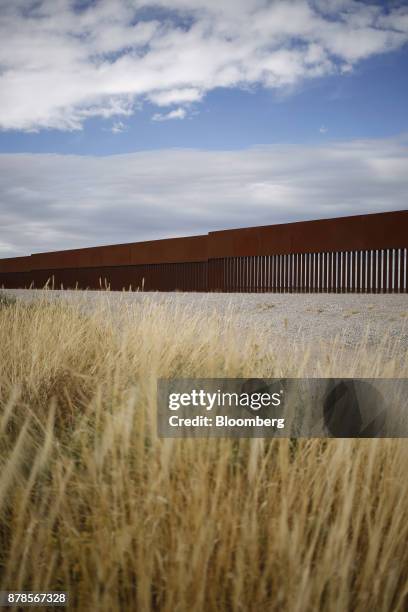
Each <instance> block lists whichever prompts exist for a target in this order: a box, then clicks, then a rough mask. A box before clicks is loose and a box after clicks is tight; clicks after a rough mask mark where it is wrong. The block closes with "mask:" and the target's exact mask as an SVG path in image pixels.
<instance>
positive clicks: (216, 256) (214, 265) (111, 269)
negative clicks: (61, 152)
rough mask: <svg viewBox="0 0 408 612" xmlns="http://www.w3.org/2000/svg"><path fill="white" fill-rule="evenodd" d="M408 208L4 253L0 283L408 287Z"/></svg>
mask: <svg viewBox="0 0 408 612" xmlns="http://www.w3.org/2000/svg"><path fill="white" fill-rule="evenodd" d="M407 248H408V211H398V212H392V213H379V214H373V215H358V216H354V217H343V218H338V219H324V220H319V221H305V222H298V223H287V224H281V225H274V226H260V227H253V228H244V229H235V230H224V231H220V232H210V233H209V234H206V235H201V236H191V237H185V238H169V239H165V240H151V241H145V242H137V243H136V242H135V243H128V244H118V245H109V246H100V247H90V248H84V249H72V250H67V251H55V252H51V253H36V254H33V255H31V256H26V257H15V258H8V259H2V260H0V286H4V287H11V288H17V287H30V286H34V287H37V288H39V287H43V286H44V285H46V284H47V285H48V286H49V287H54V288H61V287H63V288H75V287H78V288H81V289H86V288H89V289H100V288H110V289H112V290H123V289H126V290H129V289H131V290H144V291H154V290H157V291H174V290H180V291H229V292H236V291H238V292H262V291H275V292H333V293H340V292H364V293H371V292H373V293H382V292H408V255H407Z"/></svg>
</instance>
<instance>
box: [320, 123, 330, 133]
mask: <svg viewBox="0 0 408 612" xmlns="http://www.w3.org/2000/svg"><path fill="white" fill-rule="evenodd" d="M328 131H329V130H328V129H327V127H325V126H324V125H321V126H320V128H319V132H320V133H321V134H327V132H328Z"/></svg>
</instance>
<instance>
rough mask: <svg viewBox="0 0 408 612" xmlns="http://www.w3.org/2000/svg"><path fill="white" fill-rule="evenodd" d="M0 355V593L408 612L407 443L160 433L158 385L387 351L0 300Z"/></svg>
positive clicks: (332, 363)
mask: <svg viewBox="0 0 408 612" xmlns="http://www.w3.org/2000/svg"><path fill="white" fill-rule="evenodd" d="M102 302H103V300H102ZM0 346H1V349H2V354H1V360H0V435H1V437H0V462H1V464H0V465H1V470H0V571H1V575H0V590H1V589H3V590H10V589H18V590H23V589H26V590H39V591H44V590H52V589H55V590H67V591H69V593H70V598H71V604H70V609H78V610H98V611H99V610H100V611H105V610H106V611H108V610H109V611H116V610H118V611H119V610H140V611H145V610H146V611H147V610H158V609H159V610H166V611H169V612H170V611H171V612H173V611H180V612H183V611H184V610H189V611H190V610H194V611H195V610H200V611H201V610H202V611H215V610H217V611H219V610H231V611H232V610H234V611H235V610H237V611H240V610H257V611H258V610H272V611H273V610H279V611H282V610H288V611H291V612H292V611H293V612H305V611H312V610H313V611H315V610H324V611H326V610H328V611H338V612H340V611H341V612H343V611H345V610H353V611H360V610H364V612H366V611H367V610H370V611H371V610H373V611H376V612H381V611H391V610H392V611H395V612H397V611H402V610H404V609H406V605H407V601H408V583H407V579H408V569H407V568H408V546H407V544H408V509H407V498H408V496H407V493H408V490H407V489H408V485H407V478H406V470H407V445H406V440H307V441H299V440H298V441H290V440H275V441H273V440H259V439H258V440H257V439H253V440H245V439H234V440H232V439H231V440H219V439H209V440H196V439H183V440H175V439H165V440H160V439H158V438H157V436H156V405H155V399H156V380H157V377H158V376H162V377H172V376H208V377H210V376H229V377H234V376H270V377H272V376H282V375H291V376H301V375H303V374H304V375H312V374H318V375H337V376H345V375H353V374H358V375H366V376H380V375H384V372H385V373H386V375H388V376H397V375H399V376H401V375H402V374H406V372H403V371H401V363H400V360H397V359H395V358H394V357H393V356H392V354H391V356H390V355H389V351H388V353H387V355H388V356H387V358H386V359H385V358H384V356H383V354H382V352H381V350H380V348H379V350H378V351H376V352H373V351H371V352H369V353H368V352H367V351H366V349H365V347H364V346H363V345H362V346H361V347H359V348H358V349H357V350H356V352H355V353H354V354H353V358H352V359H350V354H349V353H347V354H346V353H344V354H343V352H342V347H341V344H340V343H339V341H338V340H336V339H334V340H333V346H331V347H326V348H324V349H323V348H321V351H320V353H319V356H318V358H316V355H315V354H314V355H313V356H312V353H309V352H308V351H307V350H305V348H304V347H296V346H292V347H285V346H276V345H271V344H270V342H269V341H268V340H267V339H266V338H264V337H262V336H261V337H259V336H256V335H252V334H251V333H250V332H245V333H243V332H242V330H239V329H237V326H236V323H235V320H234V316H233V313H231V312H230V311H229V310H228V308H227V309H226V311H225V313H224V314H222V315H220V314H217V313H214V314H212V315H209V316H205V317H204V318H203V317H202V316H201V315H200V313H199V312H197V311H196V310H194V309H193V308H192V307H191V308H189V307H187V306H183V307H177V306H175V307H173V308H170V307H169V306H165V305H160V304H154V303H153V302H152V301H151V300H149V297H148V296H146V298H143V299H142V301H141V302H140V303H138V304H135V305H134V306H129V305H126V304H125V303H123V304H122V305H121V306H119V307H118V308H117V309H115V310H112V308H111V306H110V305H109V303H108V302H106V303H105V304H104V303H102V304H101V305H100V306H99V307H98V308H93V309H89V308H86V307H85V302H84V301H81V300H80V299H78V300H77V301H73V302H72V303H71V304H67V303H66V302H61V303H58V301H55V302H51V303H49V302H47V301H46V300H42V301H41V300H39V301H37V302H34V303H32V304H23V303H21V302H20V301H17V302H16V303H11V304H8V303H7V301H5V302H3V303H2V304H1V305H0ZM389 348H390V347H388V349H389ZM384 354H385V353H384Z"/></svg>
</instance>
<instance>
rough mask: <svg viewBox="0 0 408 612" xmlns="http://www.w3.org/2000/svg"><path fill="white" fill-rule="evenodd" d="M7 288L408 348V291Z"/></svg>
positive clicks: (312, 338)
mask: <svg viewBox="0 0 408 612" xmlns="http://www.w3.org/2000/svg"><path fill="white" fill-rule="evenodd" d="M4 292H6V293H9V294H12V295H15V296H17V297H19V298H21V299H24V300H32V299H33V298H34V299H35V298H37V297H39V296H41V295H46V296H47V298H48V299H66V300H68V301H69V300H72V299H74V300H76V299H78V297H79V298H80V299H83V298H85V299H86V302H87V303H89V304H90V305H91V304H92V303H96V302H97V301H99V300H101V299H103V300H105V301H106V300H108V302H109V303H110V304H112V306H113V307H114V306H115V305H117V304H119V302H120V301H122V300H124V301H125V302H126V303H130V304H131V303H138V302H139V303H140V301H142V300H152V301H153V302H155V303H161V304H168V305H173V306H179V307H180V306H181V305H183V304H186V305H188V306H189V307H191V306H196V307H197V308H198V309H201V310H202V313H203V316H206V314H209V313H212V312H214V310H216V311H219V312H220V313H222V312H224V311H225V309H226V308H227V307H229V308H231V309H232V310H233V312H234V313H235V315H236V317H237V321H238V324H239V326H240V327H242V329H243V330H244V329H245V328H248V327H251V328H252V329H255V330H257V331H258V332H259V333H260V334H262V335H264V334H268V335H270V337H271V340H273V339H274V338H277V337H278V338H284V339H285V340H286V341H287V340H289V341H291V340H293V341H294V342H296V343H303V342H304V343H307V344H310V343H313V344H314V343H315V342H317V341H323V342H326V341H330V340H332V339H333V338H334V337H336V336H338V337H339V338H340V339H341V344H343V345H344V346H345V347H347V348H353V347H354V346H356V345H358V344H360V343H361V341H362V340H363V338H364V337H365V338H366V343H367V346H373V348H375V346H376V345H378V344H379V342H380V341H381V340H382V338H383V337H384V336H386V335H387V337H388V338H389V339H390V340H391V341H393V340H394V341H395V342H398V344H399V350H402V351H403V352H404V351H407V350H408V295H406V294H405V295H404V294H389V295H380V294H379V295H373V294H371V295H367V294H295V293H294V294H281V293H280V294H279V293H252V294H237V293H235V294H234V293H232V294H226V293H179V292H174V293H164V292H151V293H147V292H145V293H142V292H132V293H130V292H106V291H102V292H101V291H87V292H82V291H58V290H55V291H52V290H46V291H43V290H25V289H7V290H4Z"/></svg>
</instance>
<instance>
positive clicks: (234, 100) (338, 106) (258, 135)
mask: <svg viewBox="0 0 408 612" xmlns="http://www.w3.org/2000/svg"><path fill="white" fill-rule="evenodd" d="M407 109H408V46H405V47H403V48H402V49H399V50H398V51H394V52H391V53H387V54H383V55H379V56H376V57H374V58H370V59H367V60H364V61H363V62H362V63H361V64H360V65H359V66H358V67H357V68H356V69H355V70H354V71H353V72H352V73H351V74H347V75H332V76H326V77H322V78H319V79H316V80H313V81H308V82H305V83H302V84H299V85H298V87H297V88H296V90H295V91H292V92H280V91H278V92H276V91H271V90H268V89H265V88H263V87H261V86H256V87H254V88H253V89H252V90H251V91H248V90H242V89H239V88H217V89H214V90H213V91H210V92H209V93H208V94H207V95H206V97H205V99H204V100H203V101H202V102H198V103H196V104H194V107H193V108H192V110H191V113H190V116H189V117H187V118H185V119H183V120H177V119H175V120H169V121H152V117H153V116H154V114H155V112H156V110H157V109H156V108H155V106H154V105H152V104H151V103H148V102H145V103H144V104H143V106H142V107H141V108H140V109H139V110H137V112H135V114H134V115H132V116H131V117H129V118H126V119H121V122H122V123H123V126H124V127H123V131H122V132H118V133H113V132H112V127H113V126H114V125H115V123H116V122H115V120H114V119H101V118H94V119H89V120H87V121H85V122H84V124H83V126H82V129H81V130H75V131H60V130H52V129H46V130H41V131H39V132H35V133H27V132H24V131H21V130H11V131H5V132H4V131H3V132H0V152H4V153H11V152H13V153H22V152H23V153H25V152H31V153H62V154H75V155H111V154H120V153H131V152H133V151H141V150H144V149H162V148H168V147H183V148H184V147H193V148H196V147H198V148H206V149H208V148H210V149H218V150H220V149H221V150H223V149H243V148H247V147H250V146H254V145H266V144H272V143H279V142H281V143H317V144H319V143H324V142H328V141H331V140H338V139H350V138H387V137H392V136H396V135H398V134H402V133H408V111H407Z"/></svg>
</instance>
